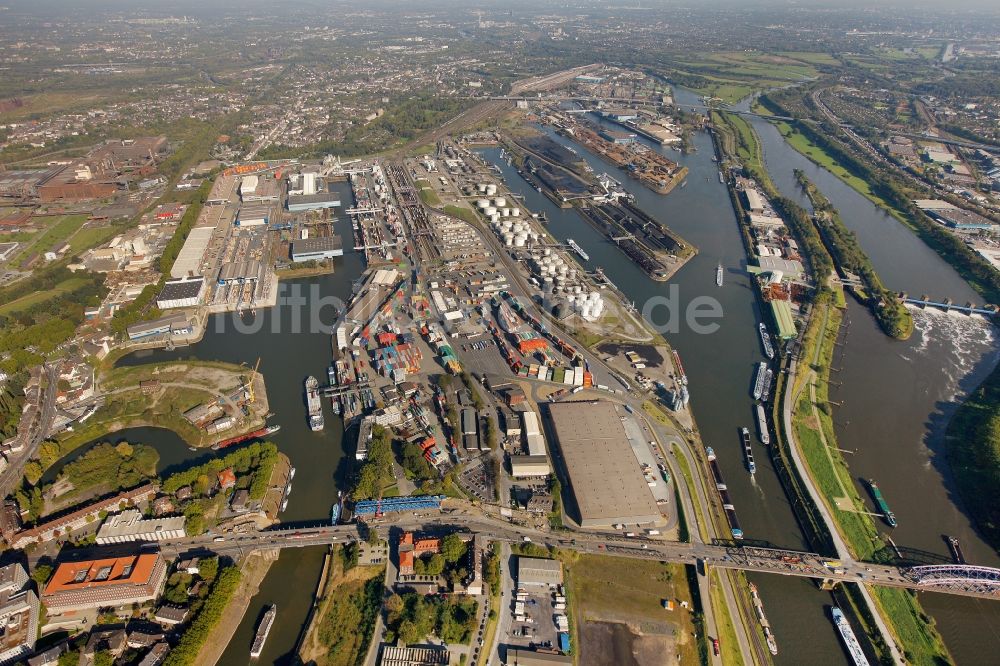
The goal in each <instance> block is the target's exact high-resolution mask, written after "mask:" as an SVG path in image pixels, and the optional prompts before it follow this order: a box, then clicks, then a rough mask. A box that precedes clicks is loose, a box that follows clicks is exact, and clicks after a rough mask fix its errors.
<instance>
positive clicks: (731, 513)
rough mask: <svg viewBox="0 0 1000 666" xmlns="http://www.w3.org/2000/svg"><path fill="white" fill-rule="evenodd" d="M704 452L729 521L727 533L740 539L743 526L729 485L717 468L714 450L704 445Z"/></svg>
mask: <svg viewBox="0 0 1000 666" xmlns="http://www.w3.org/2000/svg"><path fill="white" fill-rule="evenodd" d="M705 453H706V454H707V455H708V466H709V468H711V470H712V476H713V477H714V478H715V489H716V490H718V491H719V499H721V500H722V508H723V509H724V510H725V512H726V520H727V521H728V522H729V533H730V534H731V535H732V537H733V538H734V539H742V538H743V528H742V527H740V521H739V518H737V517H736V507H735V506H733V500H732V498H731V497H730V496H729V487H728V486H726V481H725V479H723V478H722V470H721V469H720V468H719V463H718V461H717V460H716V456H715V451H713V450H712V448H711V447H706V448H705Z"/></svg>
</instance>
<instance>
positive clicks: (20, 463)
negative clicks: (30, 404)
mask: <svg viewBox="0 0 1000 666" xmlns="http://www.w3.org/2000/svg"><path fill="white" fill-rule="evenodd" d="M43 372H44V373H45V381H46V384H45V390H44V393H42V395H41V400H40V403H41V404H40V406H39V409H38V413H37V415H36V418H35V420H34V423H33V424H29V426H28V427H29V431H28V434H27V440H28V441H27V442H26V443H25V446H24V450H23V451H21V452H20V454H19V455H18V456H17V457H15V458H14V459H13V460H11V461H10V464H9V465H8V466H7V468H6V469H5V470H4V471H3V472H2V473H0V497H6V496H7V495H9V494H10V493H12V492H13V491H14V488H16V487H17V485H18V484H19V483H20V482H21V477H22V476H23V474H24V465H25V463H27V462H28V461H29V460H31V459H32V458H34V457H35V454H36V453H37V452H38V447H39V446H41V444H42V441H43V440H44V439H45V436H46V435H47V434H48V432H49V428H50V427H51V426H52V418H53V417H54V416H55V414H56V393H57V392H58V388H59V367H58V365H57V364H53V365H46V366H43ZM39 390H40V391H41V388H40V389H39Z"/></svg>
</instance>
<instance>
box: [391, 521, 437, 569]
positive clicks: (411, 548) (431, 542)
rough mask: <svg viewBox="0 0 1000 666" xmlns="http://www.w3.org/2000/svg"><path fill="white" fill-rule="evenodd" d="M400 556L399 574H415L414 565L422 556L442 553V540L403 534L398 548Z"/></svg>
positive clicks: (411, 533)
mask: <svg viewBox="0 0 1000 666" xmlns="http://www.w3.org/2000/svg"><path fill="white" fill-rule="evenodd" d="M396 550H397V552H398V554H399V573H400V574H403V575H408V574H412V573H413V563H414V562H415V561H416V558H418V557H420V556H422V555H428V554H430V555H433V554H434V553H440V552H441V539H438V538H436V537H420V538H417V537H414V536H413V532H403V535H402V536H401V537H400V538H399V544H398V546H397V547H396Z"/></svg>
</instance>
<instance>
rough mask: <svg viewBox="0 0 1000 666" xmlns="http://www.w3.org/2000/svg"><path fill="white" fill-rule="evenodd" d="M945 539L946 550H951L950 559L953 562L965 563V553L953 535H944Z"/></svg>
mask: <svg viewBox="0 0 1000 666" xmlns="http://www.w3.org/2000/svg"><path fill="white" fill-rule="evenodd" d="M945 539H946V540H947V541H948V550H950V551H951V559H953V560H954V561H955V564H965V554H964V553H962V544H960V543H959V542H958V539H957V538H955V537H953V536H948V535H945Z"/></svg>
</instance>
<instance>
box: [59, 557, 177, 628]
mask: <svg viewBox="0 0 1000 666" xmlns="http://www.w3.org/2000/svg"><path fill="white" fill-rule="evenodd" d="M166 576H167V563H166V562H165V561H164V560H163V557H162V556H161V555H160V554H159V553H142V554H140V555H126V556H123V557H110V558H106V559H100V560H82V561H79V562H63V563H62V564H60V565H59V566H58V567H57V568H56V570H55V572H54V573H53V574H52V578H51V579H50V580H49V582H48V584H47V585H46V586H45V591H44V592H42V602H43V603H44V604H45V607H46V608H47V609H49V612H50V614H60V613H65V612H71V611H80V610H86V609H89V608H102V607H105V606H116V607H120V606H128V605H131V604H141V603H145V602H147V601H152V600H154V599H156V597H157V596H159V594H160V590H161V589H163V582H164V580H165V579H166Z"/></svg>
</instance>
